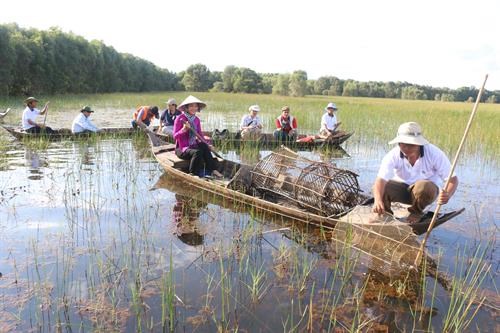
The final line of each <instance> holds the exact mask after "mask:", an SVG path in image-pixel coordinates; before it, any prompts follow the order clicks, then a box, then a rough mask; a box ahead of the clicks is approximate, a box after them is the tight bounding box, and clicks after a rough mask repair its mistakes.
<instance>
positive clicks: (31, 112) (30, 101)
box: [22, 97, 54, 134]
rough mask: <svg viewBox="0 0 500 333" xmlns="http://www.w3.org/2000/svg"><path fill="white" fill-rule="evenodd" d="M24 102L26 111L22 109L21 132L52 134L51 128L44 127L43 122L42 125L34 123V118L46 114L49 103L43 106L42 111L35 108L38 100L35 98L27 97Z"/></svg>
mask: <svg viewBox="0 0 500 333" xmlns="http://www.w3.org/2000/svg"><path fill="white" fill-rule="evenodd" d="M24 102H25V103H26V109H24V111H23V116H22V127H23V130H24V131H25V132H28V133H47V134H50V133H52V132H54V130H53V129H52V128H50V127H48V126H45V120H44V122H43V123H37V122H36V118H37V117H38V115H44V114H46V113H47V112H48V110H49V102H47V103H46V104H45V106H44V107H43V109H42V111H40V110H38V109H37V108H36V107H37V105H38V100H37V99H36V98H35V97H28V98H26V100H25V101H24Z"/></svg>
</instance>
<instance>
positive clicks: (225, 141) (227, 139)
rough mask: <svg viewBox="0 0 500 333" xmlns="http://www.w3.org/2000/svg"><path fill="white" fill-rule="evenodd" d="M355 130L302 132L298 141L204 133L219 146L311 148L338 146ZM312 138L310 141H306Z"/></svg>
mask: <svg viewBox="0 0 500 333" xmlns="http://www.w3.org/2000/svg"><path fill="white" fill-rule="evenodd" d="M353 134H354V132H349V133H347V132H339V133H338V134H337V135H335V136H333V137H331V138H329V139H328V140H325V139H312V136H308V135H304V134H301V135H299V136H298V138H297V141H285V142H283V141H278V140H276V139H275V138H274V136H273V134H272V133H262V134H261V136H260V139H259V140H241V137H240V136H239V133H231V132H228V133H227V134H226V135H223V136H220V135H216V134H215V131H214V132H206V131H205V132H203V135H204V136H205V137H207V138H210V139H211V140H212V142H213V143H214V144H215V145H216V146H217V147H240V146H258V147H263V148H273V147H279V146H281V145H285V146H287V147H290V148H295V149H311V148H333V149H335V148H338V147H340V145H341V144H342V143H344V142H345V141H347V139H349V138H350V137H351V136H352V135H353ZM157 135H158V136H159V137H160V138H162V139H163V140H165V141H167V142H174V140H173V138H172V136H171V135H166V134H161V133H158V134H157ZM307 138H309V139H310V141H304V140H307Z"/></svg>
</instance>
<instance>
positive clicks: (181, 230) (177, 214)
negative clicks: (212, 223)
mask: <svg viewBox="0 0 500 333" xmlns="http://www.w3.org/2000/svg"><path fill="white" fill-rule="evenodd" d="M175 200H176V201H175V204H174V207H173V212H172V217H173V220H174V223H175V231H176V235H177V238H179V240H181V241H182V242H183V243H184V244H187V245H191V246H200V245H203V231H202V230H200V225H201V222H200V214H201V212H202V211H203V209H205V208H206V207H207V204H206V203H204V202H202V201H199V200H196V199H193V198H191V197H188V196H185V195H181V194H175Z"/></svg>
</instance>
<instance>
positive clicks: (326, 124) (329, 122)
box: [319, 113, 337, 132]
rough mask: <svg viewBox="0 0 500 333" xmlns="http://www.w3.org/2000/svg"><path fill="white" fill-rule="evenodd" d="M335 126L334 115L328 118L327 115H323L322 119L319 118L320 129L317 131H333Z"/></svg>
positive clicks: (335, 118) (335, 119)
mask: <svg viewBox="0 0 500 333" xmlns="http://www.w3.org/2000/svg"><path fill="white" fill-rule="evenodd" d="M335 125H337V117H336V116H335V114H333V115H332V116H330V115H329V114H328V113H325V114H324V115H323V117H321V127H320V129H319V131H320V132H321V131H323V130H326V129H327V130H330V131H331V130H333V129H334V128H335Z"/></svg>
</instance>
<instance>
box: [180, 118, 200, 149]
mask: <svg viewBox="0 0 500 333" xmlns="http://www.w3.org/2000/svg"><path fill="white" fill-rule="evenodd" d="M186 121H188V119H187V117H186V116H185V115H184V113H183V114H181V115H180V116H178V117H177V118H175V121H174V139H175V144H176V147H177V148H178V149H180V150H181V151H182V152H184V151H185V150H186V149H188V148H196V146H194V147H189V130H188V131H184V130H183V129H182V127H183V126H184V123H185V122H186ZM194 125H195V127H196V128H195V130H196V132H198V134H200V135H201V136H202V137H203V134H202V133H201V122H200V118H198V117H196V118H194Z"/></svg>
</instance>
